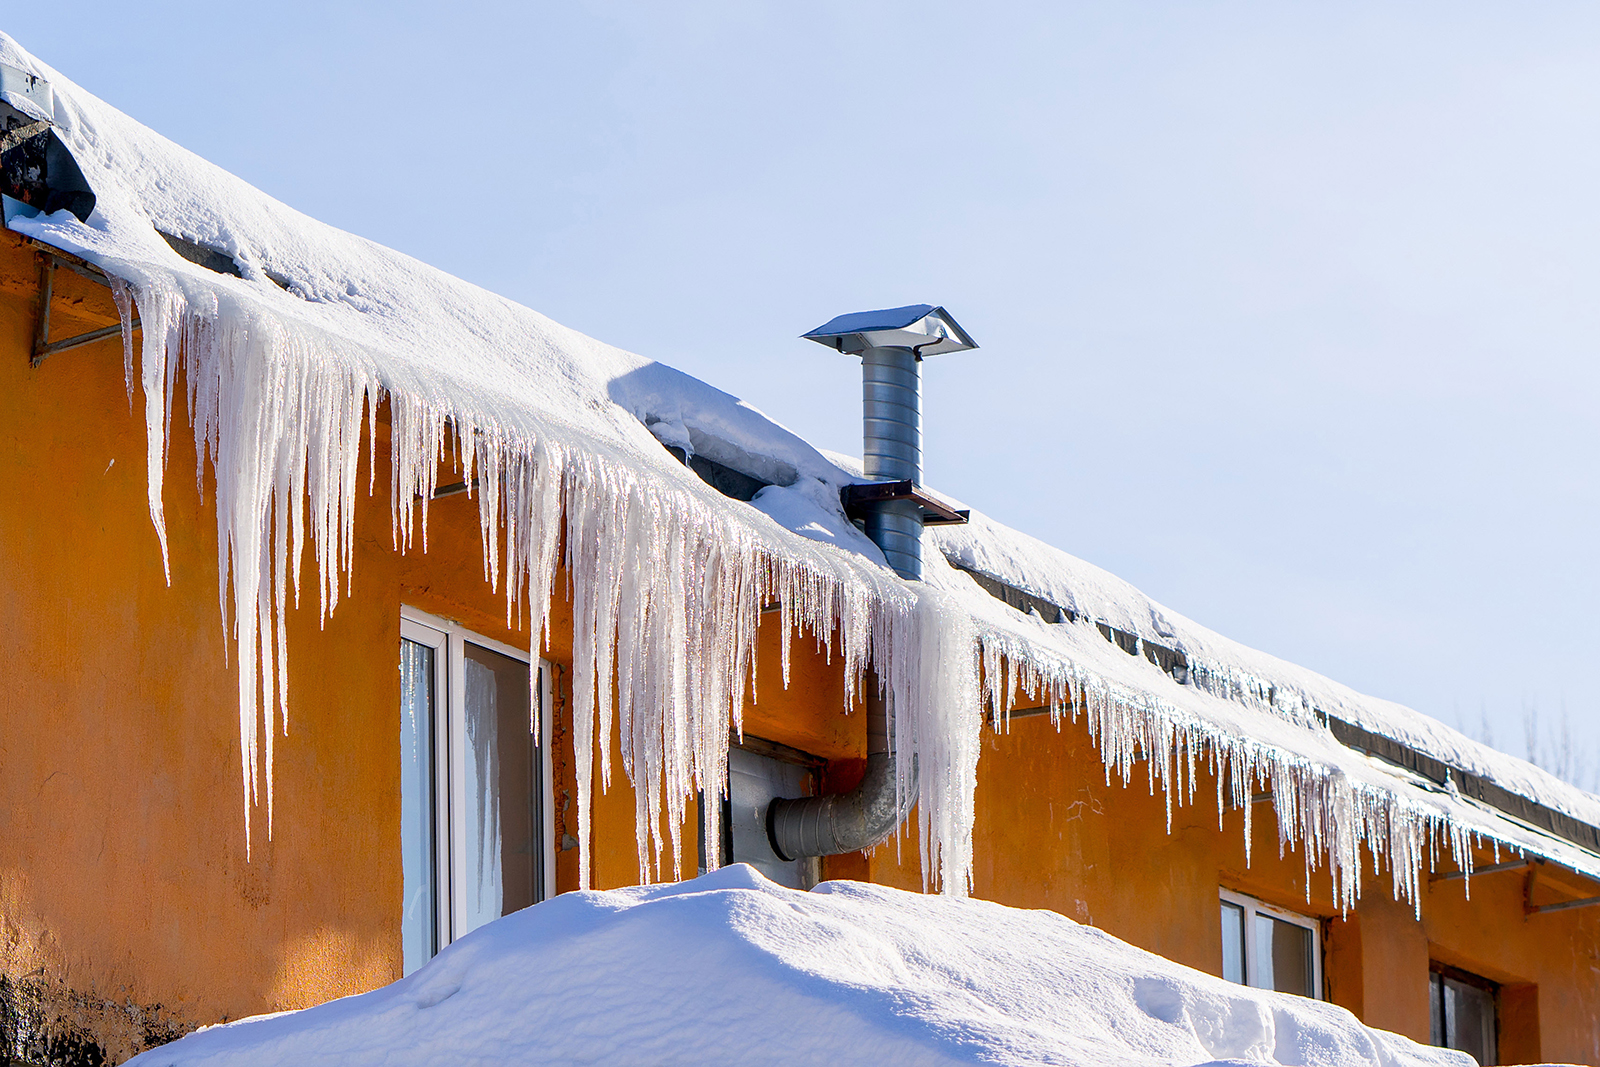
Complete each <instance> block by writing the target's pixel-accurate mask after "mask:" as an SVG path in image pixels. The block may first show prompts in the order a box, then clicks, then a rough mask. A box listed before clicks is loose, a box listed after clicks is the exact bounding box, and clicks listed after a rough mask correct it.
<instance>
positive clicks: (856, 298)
mask: <svg viewBox="0 0 1600 1067" xmlns="http://www.w3.org/2000/svg"><path fill="white" fill-rule="evenodd" d="M0 29H4V30H5V31H6V32H9V33H10V34H12V35H13V36H14V37H16V38H17V39H18V41H19V42H20V43H22V44H23V45H24V47H27V48H29V49H31V50H32V51H33V52H35V54H37V55H39V56H40V57H41V58H42V59H44V60H45V61H46V62H48V63H51V64H52V65H54V66H56V67H57V68H58V69H60V70H61V71H62V72H63V73H65V74H66V75H68V76H69V77H71V78H73V79H74V80H76V81H78V82H79V83H80V84H82V85H84V86H86V87H87V88H89V89H90V90H92V91H94V92H95V93H97V94H99V95H100V96H102V97H104V98H105V99H107V100H109V101H110V102H111V103H113V104H115V105H116V106H118V107H120V108H121V109H122V110H124V111H126V112H128V113H129V114H131V115H133V116H134V117H135V118H137V119H139V120H140V121H142V122H144V123H145V124H147V125H149V126H151V127H153V128H154V129H156V130H158V131H160V132H161V133H164V134H166V135H167V136H169V137H171V138H173V139H174V140H176V141H178V142H180V143H182V144H183V145H185V146H187V147H188V148H190V149H192V150H194V151H195V152H197V153H199V154H201V155H203V156H205V157H207V158H209V159H211V160H213V161H215V162H216V163H218V164H221V165H222V166H224V167H226V168H228V169H229V170H232V171H233V172H235V173H237V174H239V175H241V176H243V177H244V178H246V179H247V180H249V181H251V182H253V183H254V184H256V185H258V186H260V187H261V188H263V189H265V190H266V191H268V192H269V193H272V194H273V195H275V196H277V197H279V198H281V199H282V200H284V201H286V202H288V203H289V204H292V205H294V206H295V207H297V208H300V209H301V210H303V211H305V212H307V213H309V214H311V215H314V216H317V217H319V218H321V219H323V220H325V221H327V222H330V223H333V224H334V225H337V226H340V227H343V228H345V229H349V230H352V231H355V232H357V233H360V234H363V235H365V236H367V237H371V238H373V239H375V240H377V241H380V242H383V243H385V244H388V245H391V246H393V247H396V248H399V249H401V250H403V251H405V252H408V253H410V254H412V255H415V256H417V257H419V258H421V259H424V260H427V261H429V262H431V263H434V264H436V265H438V266H440V267H443V268H444V269H446V270H449V271H451V272H453V273H456V274H459V275H461V276H462V277H465V278H468V279H470V280H472V281H474V282H477V283H479V284H481V285H484V286H486V287H488V288H490V289H493V290H496V291H498V292H501V293H504V294H506V295H507V296H510V297H512V298H514V299H516V300H518V301H521V302H523V303H525V304H528V305H529V306H531V307H534V308H537V309H539V310H540V311H543V312H544V313H546V314H548V315H550V316H552V317H553V318H555V319H557V320H559V321H562V322H565V323H567V324H569V325H571V326H575V327H577V328H579V329H582V330H584V331H586V332H588V333H591V334H593V335H595V336H597V337H600V338H602V339H604V340H607V341H610V342H613V343H616V344H619V345H622V346H624V347H627V348H630V349H633V350H635V351H638V352H641V353H644V354H646V355H649V356H651V357H654V358H657V359H661V360H663V361H665V362H668V363H672V364H675V365H677V366H679V367H681V368H683V369H685V370H688V371H689V372H691V373H693V374H696V375H698V376H700V377H702V378H705V379H706V380H708V381H711V382H713V383H715V384H717V385H719V386H721V387H723V388H725V389H728V390H729V391H731V392H734V393H736V394H738V395H740V396H743V397H744V398H746V399H747V400H748V401H750V402H751V403H752V404H754V405H756V406H757V407H760V408H762V409H763V410H765V411H766V412H768V413H769V414H770V415H772V416H773V417H775V418H776V419H778V420H779V421H781V422H783V423H785V424H786V425H788V426H789V427H791V428H792V429H794V430H796V431H798V432H800V433H801V434H803V435H805V436H807V437H809V438H810V439H811V440H812V441H814V442H815V443H817V444H819V445H822V446H825V447H831V448H835V449H838V450H841V451H852V452H857V451H859V447H860V423H859V416H860V406H859V405H860V401H859V384H858V374H859V371H858V369H857V367H856V366H855V365H854V363H853V361H851V360H847V359H842V358H839V357H836V356H830V355H829V354H828V353H827V352H825V351H824V350H822V349H820V348H818V347H817V346H815V345H812V344H810V343H808V342H803V341H800V340H798V338H797V335H798V334H800V333H801V332H803V331H805V330H807V329H809V328H811V327H814V326H816V325H818V324H820V323H821V322H823V321H824V320H826V319H828V318H830V317H832V316H833V315H835V314H838V313H841V312H846V311H856V310H861V309H864V308H872V307H882V306H889V305H895V304H903V303H912V302H919V301H928V302H933V303H943V304H945V305H946V306H947V307H949V308H950V310H951V311H952V312H953V313H954V314H955V315H956V316H957V317H958V318H959V319H960V321H961V322H962V324H963V325H964V326H965V327H966V328H967V329H968V330H969V331H970V332H971V333H972V334H973V335H974V336H975V337H976V338H977V339H978V341H979V342H980V343H981V344H982V346H983V347H982V349H981V350H980V351H978V352H974V353H969V354H964V355H959V356H951V357H941V358H940V359H938V360H935V361H930V363H929V365H928V367H927V376H926V379H927V395H926V400H925V408H926V416H925V417H926V421H927V427H928V455H927V460H926V469H927V472H928V478H929V480H930V482H932V483H934V484H936V485H938V486H940V487H941V488H943V489H945V490H946V491H948V492H950V493H952V494H954V495H956V496H959V497H961V498H962V499H964V500H966V501H967V502H968V503H970V504H972V505H973V506H975V507H978V508H981V509H983V510H985V511H987V512H989V513H991V514H993V515H995V516H997V517H998V518H1000V519H1002V520H1003V521H1005V522H1007V523H1010V524H1011V525H1014V526H1016V527H1019V528H1021V529H1023V530H1026V531H1028V532H1029V533H1032V534H1035V535H1037V536H1039V537H1042V538H1044V539H1045V540H1048V541H1051V542H1053V543H1055V544H1057V545H1060V546H1061V547H1063V548H1065V549H1067V550H1068V551H1070V552H1072V553H1074V554H1076V555H1078V556H1081V557H1083V558H1085V559H1088V560H1090V561H1092V562H1094V563H1097V564H1100V565H1101V566H1104V567H1106V568H1108V569H1110V570H1112V571H1114V572H1116V573H1117V574H1120V575H1122V576H1123V577H1125V578H1127V579H1129V580H1131V581H1132V582H1134V583H1135V584H1137V585H1139V586H1141V587H1142V588H1143V589H1145V590H1146V591H1147V592H1148V593H1150V594H1151V595H1152V596H1154V597H1155V598H1156V599H1158V600H1160V601H1162V602H1164V603H1166V604H1167V605H1169V606H1170V607H1172V608H1174V609H1176V610H1177V611H1179V612H1182V613H1183V614H1186V615H1189V616H1190V617H1192V618H1194V619H1196V620H1198V621H1200V622H1202V623H1205V624H1207V625H1209V626H1212V627H1213V628H1215V629H1218V630H1220V631H1222V632H1224V633H1226V634H1228V635H1230V636H1232V637H1235V638H1237V639H1240V640H1242V641H1245V642H1247V643H1249V644H1253V645H1255V646H1257V647H1260V648H1263V649H1266V650H1268V651H1271V652H1273V653H1276V654H1278V655H1280V656H1283V657H1286V658H1288V659H1291V660H1294V661H1297V662H1300V663H1303V664H1306V665H1308V666H1310V667H1313V668H1316V669H1318V670H1320V671H1323V672H1325V673H1327V674H1329V675H1332V676H1333V677H1335V678H1337V679H1339V680H1341V681H1343V682H1345V683H1347V684H1349V685H1352V686H1354V687H1356V688H1358V689H1361V690H1365V691H1367V692H1371V693H1375V694H1379V695H1382V696H1385V697H1389V698H1392V699H1395V700H1400V701H1402V702H1404V703H1407V704H1410V705H1412V706H1413V707H1416V708H1418V709H1420V710H1422V711H1425V712H1428V713H1430V714H1433V715H1436V716H1439V717H1441V718H1444V719H1445V720H1446V721H1453V720H1454V719H1455V718H1456V717H1457V716H1460V717H1461V718H1463V719H1465V720H1467V721H1468V722H1469V724H1473V725H1475V724H1476V723H1477V721H1478V719H1479V716H1480V709H1483V710H1484V711H1486V713H1487V716H1488V718H1489V720H1490V721H1491V722H1492V724H1493V726H1494V729H1495V732H1496V738H1495V739H1496V741H1497V742H1498V743H1499V744H1500V745H1501V747H1504V748H1507V749H1508V750H1510V751H1513V752H1517V753H1518V754H1521V752H1522V747H1523V742H1522V734H1521V727H1520V721H1521V717H1522V711H1521V709H1522V707H1523V706H1524V705H1525V704H1530V703H1531V704H1536V705H1537V706H1538V707H1539V708H1540V709H1541V711H1542V713H1543V714H1544V715H1545V716H1546V717H1547V718H1549V717H1553V716H1555V715H1556V714H1558V712H1559V709H1560V708H1561V707H1562V706H1563V704H1564V706H1565V707H1566V708H1567V709H1568V711H1569V712H1570V714H1571V716H1572V719H1573V722H1574V726H1575V727H1576V728H1577V730H1578V732H1579V734H1580V736H1581V737H1582V738H1583V739H1584V741H1585V743H1593V742H1595V741H1596V740H1600V696H1597V695H1596V690H1595V685H1594V678H1593V676H1594V675H1595V673H1596V671H1595V650H1596V649H1597V648H1600V618H1597V611H1596V603H1597V595H1596V594H1597V589H1596V586H1597V579H1600V566H1597V564H1596V562H1595V543H1596V525H1597V519H1600V493H1597V490H1600V481H1597V477H1596V457H1597V456H1600V449H1597V447H1596V445H1597V443H1600V442H1597V436H1600V434H1597V429H1600V423H1597V415H1596V401H1597V385H1600V361H1597V360H1596V358H1595V353H1596V351H1597V348H1600V295H1597V294H1600V239H1597V237H1600V234H1597V230H1600V136H1597V134H1600V8H1595V7H1594V6H1592V5H1586V4H1573V3H1541V4H1516V5H1512V4H1503V3H1500V4H1474V3H1465V2H1451V3H1409V4H1395V3H1351V2H1339V3H1331V2H1330V3H1322V4H1311V3H1306V4H1283V3H1200V2H1193V0H1190V2H1183V3H1154V2H1150V3H1140V4H1136V5H1130V4H1111V3H1106V4H1076V3H1043V2H1041V3H1032V4H1005V3H986V4H974V3H970V2H967V3H957V4H939V3H928V2H919V3H914V4H913V3H904V4H888V3H884V4H869V3H863V2H860V0H855V2H849V3H837V2H818V3H808V4H793V3H763V2H755V0H745V2H740V3H728V4H708V3H692V2H685V3H673V4H659V3H635V4H626V3H587V4H577V3H560V4H557V3H547V4H532V3H517V4H509V3H508V4H500V5H490V4H483V3H475V2H463V3H455V4H449V5H432V4H430V5H421V4H411V3H384V4H377V3H373V4H368V5H354V4H340V3H318V4H305V3H297V2H280V3H274V4H250V5H242V4H241V5H233V4H218V3H215V2H210V3H198V2H191V3H162V2H146V3H141V4H137V5H133V6H131V7H130V6H129V5H127V4H122V3H116V4H113V3H104V2H99V0H77V2H75V3H73V4H71V5H61V4H34V5H19V6H18V7H17V8H13V9H9V10H8V11H7V13H6V16H5V18H4V20H3V21H0ZM797 365H799V366H801V367H803V368H804V371H803V373H801V374H798V375H797V374H796V372H795V368H796V366H797Z"/></svg>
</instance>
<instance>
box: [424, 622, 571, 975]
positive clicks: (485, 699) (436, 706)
mask: <svg viewBox="0 0 1600 1067" xmlns="http://www.w3.org/2000/svg"><path fill="white" fill-rule="evenodd" d="M538 671H539V674H538V687H537V689H534V688H532V687H531V686H530V682H531V681H532V679H531V678H530V667H529V658H528V654H527V653H526V652H523V651H520V650H518V649H515V648H512V647H510V646H508V645H503V644H500V643H499V642H497V641H491V640H489V639H488V638H485V637H479V636H478V635H476V634H473V633H469V632H468V631H466V630H463V629H461V628H460V627H459V626H456V625H455V624H453V623H450V622H447V621H446V620H443V619H437V618H434V617H432V616H429V615H424V614H422V613H420V612H414V611H411V610H409V609H407V610H404V611H402V613H401V623H400V712H401V713H400V760H401V789H400V848H401V869H402V876H403V883H404V902H405V910H404V917H403V919H402V923H401V927H402V931H403V945H404V952H403V955H404V969H405V973H406V974H410V973H411V972H412V971H414V970H416V969H417V968H418V967H420V966H422V965H423V964H424V963H426V962H427V961H428V960H429V959H431V958H432V957H433V955H434V954H435V953H436V952H438V951H439V950H440V949H442V948H444V947H445V946H446V945H448V944H449V943H450V942H451V941H454V940H455V939H456V938H458V937H462V936H464V935H465V934H468V933H470V932H471V931H473V930H475V929H477V928H478V927H480V926H482V925H483V924H484V923H487V922H490V921H491V920H493V919H498V918H499V917H500V916H502V915H509V914H511V913H512V912H513V911H517V910H518V909H520V908H525V907H527V906H528V905H530V904H533V903H536V902H537V901H540V900H543V899H544V898H545V897H547V896H549V895H551V894H552V891H553V886H552V884H551V881H552V879H553V877H554V869H555V868H554V861H553V857H551V856H550V855H549V851H548V850H549V848H550V844H549V843H550V840H551V837H552V827H551V826H550V825H548V822H547V820H548V819H549V817H550V807H549V805H548V804H547V803H545V801H544V791H545V783H546V782H548V781H549V780H550V745H549V724H548V717H547V716H546V714H545V708H546V707H548V705H549V700H548V696H547V694H546V691H545V687H546V685H547V684H548V672H547V671H546V670H545V668H544V665H543V664H540V665H539V667H538ZM535 698H536V700H535V703H536V704H537V706H531V705H530V700H534V699H535ZM535 729H538V730H539V734H538V735H537V736H536V735H535V733H534V731H535Z"/></svg>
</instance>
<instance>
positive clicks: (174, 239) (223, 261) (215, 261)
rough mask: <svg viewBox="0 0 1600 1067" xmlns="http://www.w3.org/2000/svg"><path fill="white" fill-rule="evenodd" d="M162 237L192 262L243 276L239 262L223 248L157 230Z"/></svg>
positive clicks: (209, 268) (220, 272) (221, 271)
mask: <svg viewBox="0 0 1600 1067" xmlns="http://www.w3.org/2000/svg"><path fill="white" fill-rule="evenodd" d="M156 232H157V233H159V234H160V235H161V239H162V240H164V241H166V242H167V244H169V245H171V246H172V250H173V251H174V252H176V253H178V255H180V256H182V257H183V258H184V259H187V260H188V261H189V262H190V263H193V264H195V265H196V266H198V267H204V268H205V269H206V270H211V271H216V272H217V273H218V274H231V275H233V276H234V277H235V278H243V277H244V272H243V271H241V270H240V269H239V264H238V263H237V262H235V261H234V258H233V257H232V256H230V255H228V253H226V252H224V251H222V250H221V249H217V248H212V247H211V246H209V245H203V244H197V243H196V242H194V241H191V240H189V239H188V238H186V237H179V236H178V235H177V234H173V233H168V232H167V231H166V230H157V231H156Z"/></svg>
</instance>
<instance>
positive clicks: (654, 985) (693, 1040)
mask: <svg viewBox="0 0 1600 1067" xmlns="http://www.w3.org/2000/svg"><path fill="white" fill-rule="evenodd" d="M1217 1062H1229V1063H1251V1064H1304V1065H1308V1067H1311V1065H1328V1067H1333V1065H1338V1067H1353V1065H1358V1064H1371V1065H1382V1067H1423V1065H1445V1064H1448V1065H1451V1067H1465V1065H1468V1064H1471V1062H1472V1060H1471V1057H1469V1056H1467V1055H1466V1054H1465V1053H1460V1052H1451V1051H1448V1050H1445V1049H1436V1048H1429V1047H1426V1046H1423V1045H1418V1044H1416V1043H1415V1042H1412V1041H1410V1040H1408V1039H1407V1038H1403V1037H1399V1036H1397V1035H1395V1034H1391V1033H1386V1032H1384V1031H1380V1030H1371V1029H1368V1028H1367V1027H1364V1026H1362V1025H1361V1024H1360V1023H1359V1022H1357V1021H1356V1019H1355V1017H1354V1016H1353V1015H1351V1014H1350V1013H1349V1012H1347V1011H1345V1010H1344V1009H1343V1008H1339V1007H1336V1006H1334V1005H1331V1004H1324V1003H1320V1002H1317V1001H1312V1000H1306V999H1303V998H1300V997H1293V996H1289V995H1286V994H1281V993H1266V992H1262V991H1259V990H1254V989H1247V988H1245V987H1243V986H1237V985H1232V984H1230V983H1227V982H1224V981H1222V980H1221V979H1219V978H1214V977H1211V976H1209V975H1205V974H1201V973H1200V972H1198V971H1193V970H1190V969H1188V968H1186V967H1181V966H1179V965H1177V964H1175V963H1172V962H1170V961H1169V960H1165V959H1162V958H1161V957H1159V956H1155V955H1153V954H1151V953H1148V952H1145V951H1143V950H1141V949H1137V948H1134V947H1132V946H1131V945H1128V944H1126V943H1124V942H1122V941H1118V940H1117V939H1116V938H1114V937H1111V936H1110V935H1109V934H1106V933H1103V932H1102V931H1100V930H1096V929H1094V928H1093V927H1088V926H1080V925H1079V924H1077V923H1075V922H1072V921H1071V920H1070V919H1067V918H1064V917H1063V916H1060V915H1057V914H1055V913H1054V912H1048V911H1023V910H1019V909H1015V908H1007V907H1002V906H1001V905H998V904H990V903H987V902H983V901H975V900H958V899H953V898H949V897H930V896H922V895H918V894H914V893H907V892H903V891H901V890H897V889H888V888H884V887H882V886H874V885H867V884H864V883H858V882H825V883H823V884H822V885H820V886H818V887H817V888H816V889H815V890H813V891H812V892H809V893H802V892H797V891H795V890H792V889H785V888H783V887H781V886H778V885H775V884H773V883H772V882H769V881H767V880H766V879H765V878H763V877H762V876H761V875H760V874H759V873H757V872H756V871H755V870H754V869H753V868H750V867H748V866H744V865H742V864H741V865H738V866H734V867H728V868H725V869H723V870H721V871H717V872H714V873H712V874H708V875H704V876H702V877H700V878H697V879H695V880H693V881H690V882H684V883H680V884H678V885H674V886H652V887H646V888H639V889H617V890H611V891H608V892H584V893H569V894H566V895H564V896H561V897H557V898H555V899H554V900H551V901H548V902H546V903H543V904H538V905H535V906H534V907H531V908H528V909H526V910H524V911H521V912H518V913H516V914H514V915H510V916H507V917H506V918H504V919H500V920H498V921H496V922H493V923H490V924H489V925H488V926H485V927H483V928H481V929H479V930H477V931H475V932H473V933H472V934H469V935H468V936H467V937H465V938H463V939H461V940H460V941H458V942H456V943H455V944H454V945H452V946H450V947H449V948H447V949H445V950H444V951H443V952H442V953H440V954H439V956H437V957H436V958H435V959H434V960H433V961H432V962H431V963H429V964H428V965H427V966H426V967H424V968H422V969H421V970H419V971H417V972H416V973H415V974H413V975H411V976H410V977H408V978H405V979H402V980H401V981H398V982H395V983H394V984H393V985H390V986H386V987H384V988H383V989H379V990H375V991H374V992H371V993H366V994H362V995H360V996H354V997H347V998H345V999H343V1000H335V1001H331V1002H329V1003H327V1004H323V1005H321V1006H319V1007H315V1008H310V1009H307V1010H305V1011H299V1012H289V1013H285V1014H281V1015H271V1016H262V1017H259V1018H255V1019H245V1020H242V1021H240V1022H236V1023H229V1024H227V1025H223V1026H216V1027H210V1028H207V1029H205V1030H201V1031H199V1032H197V1033H194V1034H191V1035H190V1036H188V1037H186V1038H183V1039H182V1040H180V1041H177V1042H175V1043H173V1044H171V1045H166V1046H163V1047H161V1048H156V1049H152V1050H150V1051H149V1052H146V1053H145V1054H143V1055H142V1056H139V1057H137V1058H136V1059H134V1060H132V1061H130V1067H133V1065H137V1067H229V1065H244V1064H251V1065H270V1064H295V1065H297V1067H299V1065H305V1067H314V1065H317V1064H340V1065H349V1067H360V1065H364V1064H371V1065H378V1064H383V1065H385V1067H404V1065H408V1064H417V1065H423V1064H437V1063H451V1064H478V1063H481V1064H491V1063H492V1064H497V1065H498V1064H507V1063H659V1064H673V1063H683V1064H749V1063H765V1064H819V1063H872V1064H875V1065H878V1067H890V1065H896V1064H955V1063H1007V1064H1023V1063H1027V1064H1083V1065H1085V1067H1089V1065H1093V1067H1103V1065H1109V1064H1118V1065H1128V1067H1139V1065H1150V1067H1155V1065H1158V1064H1159V1065H1179V1064H1181V1065H1185V1067H1188V1065H1192V1064H1205V1063H1217Z"/></svg>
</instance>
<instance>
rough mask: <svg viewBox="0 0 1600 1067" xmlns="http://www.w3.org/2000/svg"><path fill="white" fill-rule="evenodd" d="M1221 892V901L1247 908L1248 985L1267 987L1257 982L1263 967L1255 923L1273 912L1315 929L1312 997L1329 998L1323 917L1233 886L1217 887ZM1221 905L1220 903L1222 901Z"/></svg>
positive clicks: (1292, 922) (1273, 914)
mask: <svg viewBox="0 0 1600 1067" xmlns="http://www.w3.org/2000/svg"><path fill="white" fill-rule="evenodd" d="M1217 895H1218V896H1219V897H1221V902H1222V903H1225V904H1234V905H1237V906H1238V907H1240V908H1243V909H1244V981H1245V985H1247V986H1250V987H1251V988H1252V989H1264V988H1266V987H1264V986H1259V985H1257V984H1256V976H1257V975H1258V974H1260V972H1261V968H1260V967H1258V966H1257V965H1256V961H1255V957H1256V936H1255V933H1256V924H1255V917H1256V915H1258V914H1260V915H1268V916H1271V917H1272V918H1274V919H1281V920H1282V921H1283V922H1286V923H1289V924H1291V925H1293V926H1299V927H1303V928H1305V929H1307V930H1310V931H1311V998H1310V999H1312V1000H1324V999H1326V998H1325V997H1324V995H1323V988H1322V947H1323V946H1322V921H1321V920H1320V919H1314V918H1312V917H1311V916H1309V915H1301V914H1300V913H1299V912H1297V911H1289V910H1288V909H1287V908H1280V907H1277V906H1276V905H1273V904H1268V903H1267V902H1266V901H1264V900H1257V899H1256V898H1255V897H1251V896H1246V895H1245V894H1243V893H1235V892H1234V891H1233V890H1231V889H1219V890H1218V891H1217ZM1219 907H1220V905H1219ZM1218 921H1219V922H1220V921H1221V917H1220V912H1219V917H1218Z"/></svg>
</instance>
